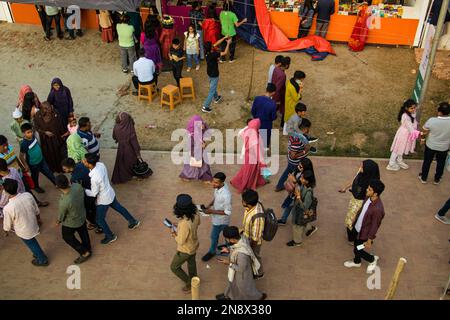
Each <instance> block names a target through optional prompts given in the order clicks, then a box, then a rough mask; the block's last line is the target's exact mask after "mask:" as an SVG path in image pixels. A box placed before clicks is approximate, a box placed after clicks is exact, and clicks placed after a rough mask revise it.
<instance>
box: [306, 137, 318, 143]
mask: <svg viewBox="0 0 450 320" xmlns="http://www.w3.org/2000/svg"><path fill="white" fill-rule="evenodd" d="M308 141H309V142H311V143H313V142H317V141H319V138H316V137H308Z"/></svg>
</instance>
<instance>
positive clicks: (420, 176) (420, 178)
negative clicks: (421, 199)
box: [418, 174, 427, 184]
mask: <svg viewBox="0 0 450 320" xmlns="http://www.w3.org/2000/svg"><path fill="white" fill-rule="evenodd" d="M418 178H419V180H420V182H422V184H426V183H427V182H426V181H425V180H422V175H421V174H419V177H418Z"/></svg>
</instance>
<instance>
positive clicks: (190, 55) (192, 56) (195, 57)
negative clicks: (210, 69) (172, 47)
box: [186, 54, 200, 68]
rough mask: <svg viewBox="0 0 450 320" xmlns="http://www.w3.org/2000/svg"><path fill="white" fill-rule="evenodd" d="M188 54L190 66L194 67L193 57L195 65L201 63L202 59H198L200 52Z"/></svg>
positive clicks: (188, 64)
mask: <svg viewBox="0 0 450 320" xmlns="http://www.w3.org/2000/svg"><path fill="white" fill-rule="evenodd" d="M186 56H187V66H188V68H192V59H194V61H195V65H199V64H200V61H199V60H198V54H186Z"/></svg>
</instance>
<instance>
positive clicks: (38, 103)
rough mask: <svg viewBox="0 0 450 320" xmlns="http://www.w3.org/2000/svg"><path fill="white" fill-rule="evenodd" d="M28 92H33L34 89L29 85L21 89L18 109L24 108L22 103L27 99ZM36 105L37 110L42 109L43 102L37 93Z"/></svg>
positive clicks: (35, 96)
mask: <svg viewBox="0 0 450 320" xmlns="http://www.w3.org/2000/svg"><path fill="white" fill-rule="evenodd" d="M28 92H33V89H31V87H30V86H29V85H26V84H25V85H23V86H21V87H20V91H19V100H18V101H17V106H18V107H20V108H21V107H22V103H23V99H24V98H25V95H26V94H27V93H28ZM33 94H34V103H35V105H36V108H38V109H39V108H40V107H41V102H40V101H39V98H38V96H37V95H36V93H34V92H33Z"/></svg>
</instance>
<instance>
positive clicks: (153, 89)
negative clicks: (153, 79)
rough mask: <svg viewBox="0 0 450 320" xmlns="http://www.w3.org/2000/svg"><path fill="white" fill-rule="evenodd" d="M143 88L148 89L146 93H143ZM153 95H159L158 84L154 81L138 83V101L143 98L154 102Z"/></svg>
mask: <svg viewBox="0 0 450 320" xmlns="http://www.w3.org/2000/svg"><path fill="white" fill-rule="evenodd" d="M142 90H144V91H146V94H143V93H142ZM153 95H157V91H156V85H155V84H154V83H150V84H140V83H139V85H138V96H137V99H138V101H140V100H141V99H142V100H148V102H149V103H150V102H152V100H153Z"/></svg>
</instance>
